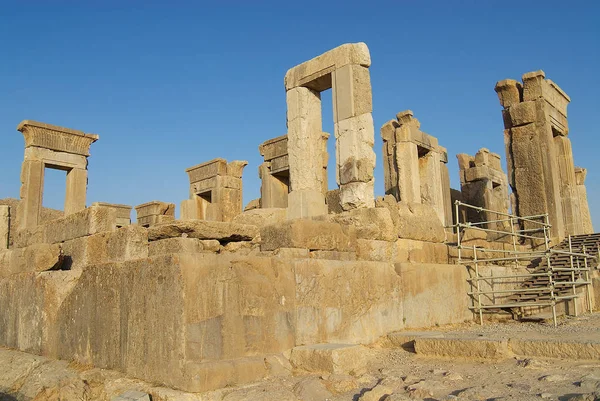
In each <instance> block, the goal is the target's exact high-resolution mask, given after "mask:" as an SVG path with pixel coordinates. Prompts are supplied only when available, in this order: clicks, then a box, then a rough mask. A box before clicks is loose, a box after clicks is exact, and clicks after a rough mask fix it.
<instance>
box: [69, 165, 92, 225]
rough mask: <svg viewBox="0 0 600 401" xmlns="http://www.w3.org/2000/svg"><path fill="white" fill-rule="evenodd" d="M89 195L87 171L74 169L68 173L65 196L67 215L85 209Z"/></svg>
mask: <svg viewBox="0 0 600 401" xmlns="http://www.w3.org/2000/svg"><path fill="white" fill-rule="evenodd" d="M86 193H87V170H85V169H81V168H74V169H71V170H69V171H68V172H67V193H66V196H65V215H69V214H73V213H76V212H79V211H80V210H83V209H85V198H86Z"/></svg>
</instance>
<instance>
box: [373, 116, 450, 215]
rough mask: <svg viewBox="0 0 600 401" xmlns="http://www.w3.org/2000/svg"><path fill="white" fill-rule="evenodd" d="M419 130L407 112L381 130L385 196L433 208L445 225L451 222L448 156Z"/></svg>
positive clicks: (444, 150) (432, 138)
mask: <svg viewBox="0 0 600 401" xmlns="http://www.w3.org/2000/svg"><path fill="white" fill-rule="evenodd" d="M420 127H421V123H420V122H419V120H417V119H416V118H414V117H413V112H412V111H410V110H406V111H402V112H400V113H398V114H397V116H396V120H392V121H388V122H387V123H385V124H384V125H383V127H381V137H382V138H383V159H384V161H383V162H384V163H383V165H384V185H385V192H386V194H388V195H392V196H394V197H395V198H396V200H397V201H402V202H408V203H422V204H425V205H429V206H431V207H433V209H434V210H435V211H436V213H437V215H438V217H439V219H440V221H441V222H443V223H444V224H447V223H449V222H451V218H452V214H451V204H450V178H449V176H448V169H447V167H446V163H447V162H448V156H447V152H446V149H445V148H443V147H441V146H439V145H438V141H437V139H436V138H434V137H432V136H430V135H428V134H426V133H424V132H422V131H421V130H420ZM448 213H450V214H448Z"/></svg>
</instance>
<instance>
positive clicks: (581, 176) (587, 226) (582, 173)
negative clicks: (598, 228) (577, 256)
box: [575, 167, 594, 234]
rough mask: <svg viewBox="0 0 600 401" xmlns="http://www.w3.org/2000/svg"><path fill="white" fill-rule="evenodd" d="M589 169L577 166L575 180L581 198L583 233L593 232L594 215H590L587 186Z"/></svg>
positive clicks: (580, 208) (580, 209)
mask: <svg viewBox="0 0 600 401" xmlns="http://www.w3.org/2000/svg"><path fill="white" fill-rule="evenodd" d="M586 175H587V170H586V169H584V168H581V167H575V180H576V182H577V195H578V198H579V211H580V212H581V226H582V230H583V234H593V233H594V227H593V225H592V216H591V215H590V206H589V204H588V199H587V190H586V188H585V177H586Z"/></svg>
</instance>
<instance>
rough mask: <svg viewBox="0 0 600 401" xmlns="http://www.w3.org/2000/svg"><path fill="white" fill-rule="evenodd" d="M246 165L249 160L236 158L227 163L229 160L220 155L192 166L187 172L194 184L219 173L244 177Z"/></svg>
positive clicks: (191, 182)
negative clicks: (243, 171)
mask: <svg viewBox="0 0 600 401" xmlns="http://www.w3.org/2000/svg"><path fill="white" fill-rule="evenodd" d="M246 165H248V162H247V161H245V160H234V161H232V162H230V163H227V160H225V159H222V158H220V157H219V158H216V159H213V160H210V161H208V162H206V163H201V164H197V165H195V166H193V167H190V168H188V169H186V170H185V172H186V173H188V176H189V178H190V184H193V183H195V182H198V181H202V180H206V179H208V178H211V177H215V176H218V175H222V176H223V175H231V176H234V177H237V178H242V170H243V169H244V167H246Z"/></svg>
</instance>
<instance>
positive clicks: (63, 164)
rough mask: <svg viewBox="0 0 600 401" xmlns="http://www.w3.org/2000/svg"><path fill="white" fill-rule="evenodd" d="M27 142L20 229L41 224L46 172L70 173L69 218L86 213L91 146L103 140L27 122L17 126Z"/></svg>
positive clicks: (23, 168) (93, 135)
mask: <svg viewBox="0 0 600 401" xmlns="http://www.w3.org/2000/svg"><path fill="white" fill-rule="evenodd" d="M17 131H20V132H21V133H22V134H23V136H24V138H25V157H24V159H23V165H22V167H21V193H20V198H21V204H20V206H19V209H18V221H19V227H20V228H29V227H35V226H37V225H38V224H40V218H41V212H42V199H43V196H44V194H43V192H44V172H45V169H47V168H49V169H55V170H62V171H66V172H67V185H66V188H67V189H66V194H65V206H64V212H65V215H69V214H73V213H76V212H78V211H80V210H83V209H85V207H86V205H85V201H86V194H87V166H88V161H87V158H88V157H89V155H90V153H89V152H90V145H91V144H92V143H94V142H96V141H97V140H98V139H99V138H100V137H99V136H98V135H95V134H86V133H84V132H83V131H78V130H74V129H70V128H64V127H59V126H56V125H50V124H45V123H40V122H37V121H31V120H24V121H21V123H20V124H19V125H18V126H17Z"/></svg>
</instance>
